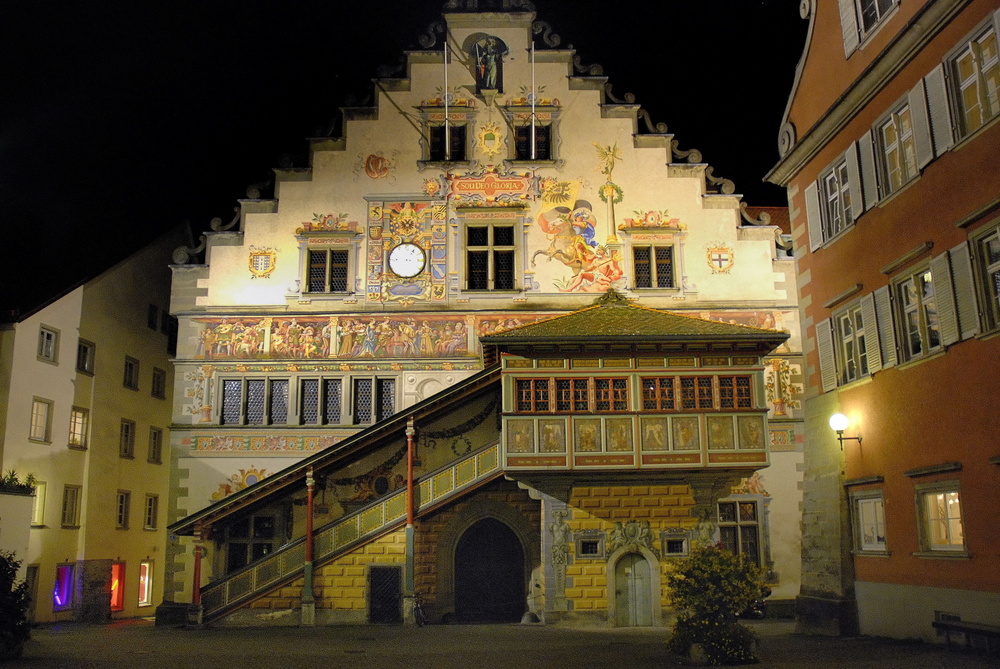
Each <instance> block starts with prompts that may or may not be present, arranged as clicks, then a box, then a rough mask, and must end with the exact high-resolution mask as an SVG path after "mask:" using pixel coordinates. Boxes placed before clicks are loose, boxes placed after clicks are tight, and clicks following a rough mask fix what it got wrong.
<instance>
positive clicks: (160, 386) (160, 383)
mask: <svg viewBox="0 0 1000 669" xmlns="http://www.w3.org/2000/svg"><path fill="white" fill-rule="evenodd" d="M149 394H150V395H151V396H152V397H155V398H157V399H161V400H163V399H166V398H167V372H166V370H164V369H160V368H159V367H153V383H152V385H151V386H150V391H149Z"/></svg>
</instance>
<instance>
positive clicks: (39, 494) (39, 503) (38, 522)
mask: <svg viewBox="0 0 1000 669" xmlns="http://www.w3.org/2000/svg"><path fill="white" fill-rule="evenodd" d="M31 524H32V526H35V527H40V526H42V525H44V524H45V481H35V500H34V504H33V505H32V507H31Z"/></svg>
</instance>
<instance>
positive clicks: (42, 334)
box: [38, 325, 59, 362]
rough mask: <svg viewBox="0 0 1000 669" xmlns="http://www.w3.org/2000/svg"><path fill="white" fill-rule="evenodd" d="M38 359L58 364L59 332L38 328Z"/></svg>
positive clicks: (53, 329) (48, 328)
mask: <svg viewBox="0 0 1000 669" xmlns="http://www.w3.org/2000/svg"><path fill="white" fill-rule="evenodd" d="M38 359H39V360H44V361H45V362H59V331H58V330H56V329H55V328H50V327H48V326H45V325H43V326H41V327H40V328H38Z"/></svg>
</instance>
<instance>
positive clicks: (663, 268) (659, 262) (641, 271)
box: [632, 245, 677, 288]
mask: <svg viewBox="0 0 1000 669" xmlns="http://www.w3.org/2000/svg"><path fill="white" fill-rule="evenodd" d="M632 271H633V273H634V275H635V277H634V287H635V288H675V287H676V286H677V283H676V280H675V277H674V247H673V246H672V245H650V246H645V245H636V246H633V247H632Z"/></svg>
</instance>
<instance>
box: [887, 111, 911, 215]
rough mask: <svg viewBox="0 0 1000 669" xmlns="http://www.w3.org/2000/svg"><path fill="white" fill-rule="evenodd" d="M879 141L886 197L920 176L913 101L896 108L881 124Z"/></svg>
mask: <svg viewBox="0 0 1000 669" xmlns="http://www.w3.org/2000/svg"><path fill="white" fill-rule="evenodd" d="M878 142H879V149H880V150H881V153H880V156H879V157H880V159H881V163H882V165H881V166H882V177H883V179H882V189H883V192H882V195H883V197H884V196H885V195H888V194H889V193H894V192H896V191H897V190H899V189H900V188H902V186H903V184H905V183H907V182H908V181H910V179H913V178H914V177H915V176H917V149H916V144H915V143H914V138H913V123H912V119H911V117H910V106H909V104H904V105H903V106H901V107H899V108H897V109H896V110H894V111H893V112H892V113H891V114H889V116H888V118H886V119H885V120H884V121H883V122H882V123H880V124H879V125H878Z"/></svg>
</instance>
